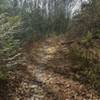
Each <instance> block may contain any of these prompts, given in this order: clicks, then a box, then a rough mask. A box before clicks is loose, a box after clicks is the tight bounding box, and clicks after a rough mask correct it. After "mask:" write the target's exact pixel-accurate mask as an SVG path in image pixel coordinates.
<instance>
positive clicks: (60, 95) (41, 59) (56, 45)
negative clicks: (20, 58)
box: [10, 39, 100, 100]
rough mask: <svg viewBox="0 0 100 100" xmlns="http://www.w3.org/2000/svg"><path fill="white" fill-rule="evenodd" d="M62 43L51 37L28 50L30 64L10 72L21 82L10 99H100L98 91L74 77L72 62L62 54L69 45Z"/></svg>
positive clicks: (66, 51)
mask: <svg viewBox="0 0 100 100" xmlns="http://www.w3.org/2000/svg"><path fill="white" fill-rule="evenodd" d="M62 44H63V43H62V41H61V40H59V39H54V40H52V39H48V40H46V41H44V42H42V43H40V44H39V46H37V47H36V48H32V50H31V53H29V52H28V53H27V61H28V63H27V65H25V66H21V67H20V66H19V67H18V69H17V70H16V72H15V73H10V76H15V77H12V78H13V79H14V80H15V82H16V83H18V84H19V85H18V86H16V88H15V89H14V90H11V91H14V92H13V93H12V94H11V95H10V97H11V98H10V100H100V97H99V96H98V95H97V94H96V91H95V90H93V89H91V88H90V87H87V86H85V85H84V84H81V83H80V82H78V81H75V80H73V78H72V77H73V76H74V73H72V72H71V68H70V66H71V64H70V63H69V61H68V59H66V60H65V58H63V55H62V52H63V53H66V55H67V53H68V48H67V47H66V46H64V45H62ZM60 54H61V55H60ZM58 59H59V60H58ZM63 60H65V61H63ZM63 69H64V70H66V71H65V72H64V70H63ZM63 72H64V73H65V74H66V76H65V75H63ZM17 80H20V81H17ZM11 84H13V83H11ZM11 88H12V87H11Z"/></svg>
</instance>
